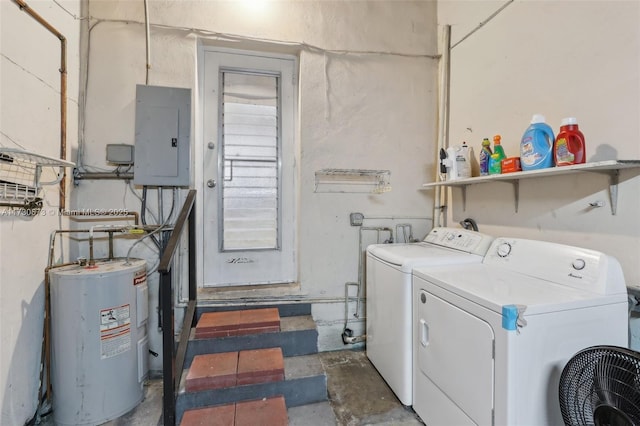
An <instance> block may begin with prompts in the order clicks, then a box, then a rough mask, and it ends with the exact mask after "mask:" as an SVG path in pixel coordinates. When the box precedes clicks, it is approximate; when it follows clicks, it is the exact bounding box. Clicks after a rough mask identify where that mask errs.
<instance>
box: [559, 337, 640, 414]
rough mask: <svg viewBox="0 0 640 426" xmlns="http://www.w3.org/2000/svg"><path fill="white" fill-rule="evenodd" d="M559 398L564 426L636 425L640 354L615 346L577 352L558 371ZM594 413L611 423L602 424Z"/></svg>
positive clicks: (639, 385)
mask: <svg viewBox="0 0 640 426" xmlns="http://www.w3.org/2000/svg"><path fill="white" fill-rule="evenodd" d="M559 395H560V410H561V412H562V418H563V420H564V423H565V424H566V425H569V426H589V425H594V426H595V425H600V424H612V425H613V424H615V425H640V353H638V352H635V351H633V350H630V349H627V348H622V347H617V346H594V347H591V348H587V349H584V350H582V351H580V352H578V353H577V354H575V355H574V356H573V357H572V358H571V359H570V360H569V362H568V363H567V365H566V366H565V368H564V370H563V371H562V375H561V376H560V388H559ZM605 407H606V408H605ZM596 409H598V411H599V412H600V413H607V415H612V416H613V417H615V420H614V421H613V422H609V421H606V420H604V421H603V419H600V418H599V417H598V416H595V415H594V414H595V412H596Z"/></svg>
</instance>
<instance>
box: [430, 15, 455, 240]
mask: <svg viewBox="0 0 640 426" xmlns="http://www.w3.org/2000/svg"><path fill="white" fill-rule="evenodd" d="M441 49H442V55H440V91H439V98H440V99H439V105H438V148H437V150H436V181H439V180H440V150H441V149H445V150H446V149H447V148H448V146H449V76H450V65H451V60H450V53H451V25H445V26H444V28H443V34H442V47H441ZM446 191H447V189H446V188H442V187H439V186H436V188H435V194H434V197H433V226H434V228H435V227H437V226H441V225H442V226H446V225H447V222H446V215H445V212H444V209H445V208H446V204H447V192H446ZM443 218H444V220H443Z"/></svg>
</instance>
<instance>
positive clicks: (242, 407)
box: [180, 395, 289, 426]
mask: <svg viewBox="0 0 640 426" xmlns="http://www.w3.org/2000/svg"><path fill="white" fill-rule="evenodd" d="M256 422H259V423H260V424H261V425H264V426H285V425H287V424H288V422H289V420H288V414H287V407H286V404H285V400H284V397H283V396H281V395H280V396H275V397H270V398H263V399H258V400H253V401H243V402H237V403H233V404H226V405H219V406H215V407H205V408H199V409H192V410H187V411H185V412H184V415H183V417H182V421H181V422H180V426H201V425H202V426H204V425H214V426H217V425H220V426H233V425H235V426H245V425H247V426H248V425H251V426H253V425H255V424H257V423H256Z"/></svg>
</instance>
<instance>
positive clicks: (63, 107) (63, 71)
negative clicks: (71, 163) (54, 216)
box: [13, 0, 67, 211]
mask: <svg viewBox="0 0 640 426" xmlns="http://www.w3.org/2000/svg"><path fill="white" fill-rule="evenodd" d="M13 2H14V3H15V4H17V5H18V7H19V8H20V10H22V11H24V12H26V13H27V14H28V15H29V16H31V17H32V18H33V19H35V20H36V21H38V22H39V23H40V24H41V25H42V26H43V27H45V28H46V29H47V30H49V32H50V33H51V34H53V35H54V36H56V37H57V38H58V39H59V40H60V159H61V160H66V159H67V39H66V38H65V36H63V35H62V33H60V31H58V30H57V29H55V27H53V25H51V24H50V23H48V22H47V21H46V20H45V19H44V18H43V17H42V16H40V15H39V14H38V13H37V12H36V11H34V10H33V9H32V8H31V7H30V6H29V5H28V4H27V3H26V2H24V1H23V0H13ZM66 179H67V171H66V168H64V167H63V168H62V180H61V181H60V198H59V200H60V201H59V204H60V207H59V209H60V211H62V210H64V209H65V206H66V187H67V185H66Z"/></svg>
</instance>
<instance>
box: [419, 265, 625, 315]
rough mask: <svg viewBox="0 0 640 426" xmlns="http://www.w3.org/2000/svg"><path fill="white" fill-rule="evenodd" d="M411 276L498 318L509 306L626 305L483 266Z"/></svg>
mask: <svg viewBox="0 0 640 426" xmlns="http://www.w3.org/2000/svg"><path fill="white" fill-rule="evenodd" d="M413 275H414V276H416V277H420V278H422V279H424V280H426V281H428V282H429V283H431V284H433V285H435V286H437V287H440V288H442V289H444V290H446V291H448V292H451V293H454V294H457V295H459V296H461V297H463V298H465V299H468V300H470V301H472V302H474V303H477V304H478V305H481V306H484V307H485V308H487V309H490V310H492V311H494V312H496V313H498V314H500V315H502V308H503V307H504V306H509V305H521V306H524V307H526V308H525V311H524V315H525V317H526V316H527V315H537V314H544V313H549V312H557V311H564V310H569V309H576V308H584V307H590V306H598V305H605V304H612V303H627V294H626V292H624V293H616V294H610V295H601V294H597V293H593V292H588V291H584V290H580V289H577V288H574V287H568V286H563V285H560V284H556V283H553V282H551V281H546V280H542V279H539V278H533V277H530V276H527V275H522V274H520V273H518V272H514V271H510V270H507V269H504V268H500V267H495V266H490V265H486V264H473V265H460V266H457V267H456V268H450V267H433V268H417V269H414V271H413Z"/></svg>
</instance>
